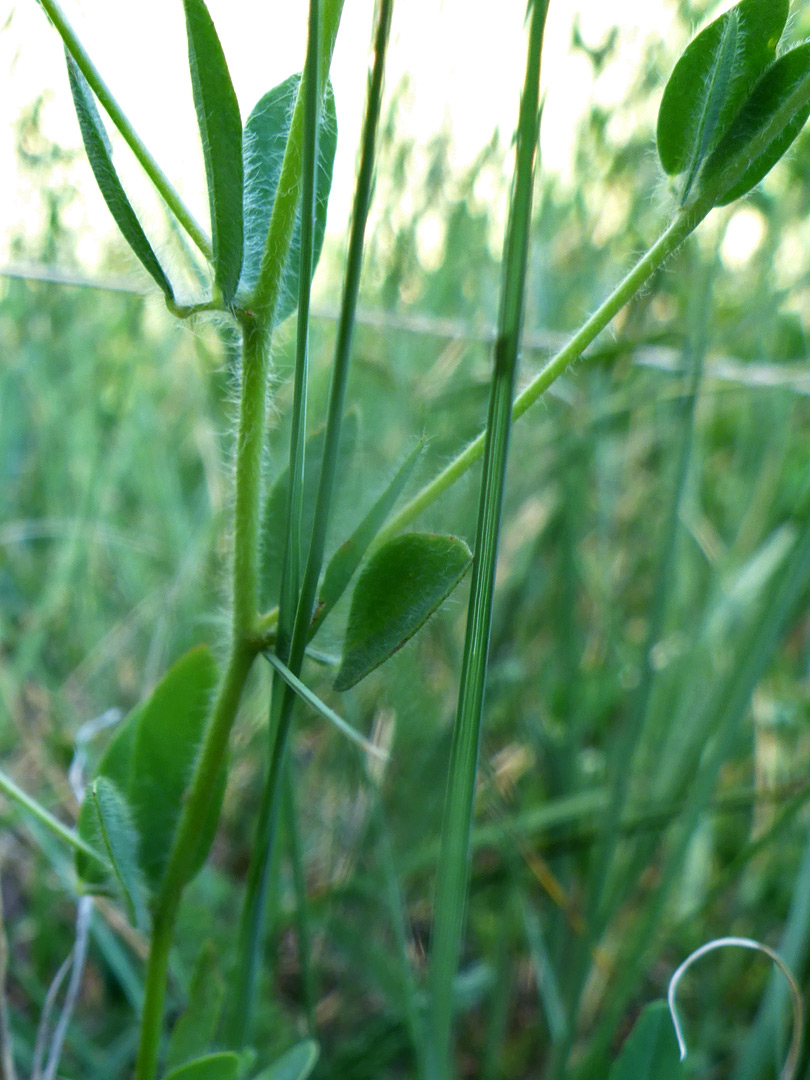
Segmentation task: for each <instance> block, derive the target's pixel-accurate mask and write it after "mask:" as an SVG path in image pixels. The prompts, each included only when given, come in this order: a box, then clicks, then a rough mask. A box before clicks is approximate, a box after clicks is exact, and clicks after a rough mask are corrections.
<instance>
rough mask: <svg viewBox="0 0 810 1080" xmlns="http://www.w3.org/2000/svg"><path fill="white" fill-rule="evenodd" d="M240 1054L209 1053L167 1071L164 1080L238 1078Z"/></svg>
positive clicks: (226, 1052) (225, 1079)
mask: <svg viewBox="0 0 810 1080" xmlns="http://www.w3.org/2000/svg"><path fill="white" fill-rule="evenodd" d="M238 1072H239V1055H238V1054H234V1053H233V1052H232V1051H230V1050H228V1051H223V1052H221V1053H219V1054H207V1055H206V1056H205V1057H199V1058H197V1060H196V1061H190V1062H189V1063H188V1064H187V1065H181V1066H180V1067H179V1068H178V1069H172V1070H171V1072H167V1073H166V1074H165V1076H164V1077H163V1080H236V1075H237V1073H238Z"/></svg>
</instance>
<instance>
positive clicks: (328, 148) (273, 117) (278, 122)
mask: <svg viewBox="0 0 810 1080" xmlns="http://www.w3.org/2000/svg"><path fill="white" fill-rule="evenodd" d="M300 81H301V76H300V75H291V76H290V78H288V79H286V80H285V81H284V82H283V83H281V84H280V85H279V86H276V87H274V89H272V90H270V91H269V93H267V94H265V95H264V97H263V98H261V100H260V101H259V102H258V104H257V105H256V107H255V108H254V110H253V112H252V113H251V114H250V116H249V117H248V120H247V123H246V124H245V133H244V139H243V151H242V153H243V158H244V170H245V259H244V265H243V267H242V280H241V282H240V284H239V291H240V294H242V295H243V296H244V298H245V302H246V303H248V305H249V297H250V294H251V293H252V291H253V289H254V288H255V287H256V282H257V281H258V279H259V270H260V268H261V262H262V256H263V254H264V244H265V240H266V239H267V229H268V226H269V224H270V217H271V215H272V213H273V202H274V200H275V197H276V189H277V187H278V179H279V174H280V173H281V163H282V161H283V159H284V150H285V147H286V145H287V135H288V133H289V130H290V122H291V119H292V113H293V108H294V106H295V99H296V97H297V95H298V84H299V82H300ZM336 146H337V115H336V113H335V98H334V94H333V93H332V86H331V83H329V82H327V84H326V90H325V92H324V100H323V108H322V110H321V123H320V128H319V136H318V170H317V185H318V187H317V195H316V200H315V235H314V248H313V262H312V267H313V271H314V269H315V267H316V266H317V264H318V257H319V256H320V253H321V248H322V247H323V237H324V231H325V229H326V209H327V205H328V202H329V189H330V187H331V185H332V166H333V165H334V160H335V148H336ZM300 259H301V210H300V207H299V209H298V212H297V214H296V219H295V227H294V230H293V238H292V243H291V245H290V251H289V253H288V255H287V261H286V264H285V267H284V273H283V275H282V279H281V292H280V295H279V302H278V307H277V309H276V313H275V322H276V323H280V322H282V321H283V320H284V319H286V318H287V317H288V316H289V315H291V314H292V313H293V312H294V311H295V308H296V306H297V304H298V276H299V266H300Z"/></svg>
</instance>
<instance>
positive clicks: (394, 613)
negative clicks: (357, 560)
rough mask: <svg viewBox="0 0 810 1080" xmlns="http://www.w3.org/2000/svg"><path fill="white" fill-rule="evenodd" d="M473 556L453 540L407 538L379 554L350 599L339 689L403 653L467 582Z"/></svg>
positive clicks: (417, 535)
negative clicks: (419, 630) (451, 594)
mask: <svg viewBox="0 0 810 1080" xmlns="http://www.w3.org/2000/svg"><path fill="white" fill-rule="evenodd" d="M471 562H472V553H471V552H470V549H469V548H468V547H467V545H466V544H465V543H464V541H463V540H459V539H458V538H457V537H455V536H434V535H431V534H428V533H408V534H406V535H405V536H397V537H395V538H394V539H393V540H389V541H388V543H386V544H383V545H382V547H381V548H380V549H379V550H378V551H376V552H375V553H374V554H373V555H372V557H371V558H370V559H369V561H368V563H367V564H366V566H365V568H364V570H363V572H362V573H361V574H360V577H359V579H358V581H357V584H356V585H355V588H354V594H353V595H352V603H351V608H350V611H349V622H348V626H347V628H346V640H345V641H344V643H343V660H342V662H341V665H340V670H339V671H338V673H337V678H336V679H335V689H336V690H348V689H349V687H351V686H354V685H355V683H358V682H359V681H360V680H361V679H364V678H365V677H366V675H368V674H369V672H371V671H373V670H374V668H376V667H379V665H380V664H382V663H383V661H385V660H387V659H388V658H389V657H390V656H392V655H393V654H394V653H395V652H396V651H397V649H400V648H402V646H403V645H404V644H405V642H406V641H408V639H409V638H411V637H413V635H414V634H415V633H416V631H417V630H418V629H419V628H420V627H421V626H422V625H423V624H424V623H425V622H427V620H428V619H429V618H430V616H431V615H432V614H433V612H434V611H436V609H437V608H438V607H439V606H440V605H441V604H442V603H443V601H444V600H446V599H447V597H448V596H449V595H450V593H451V592H452V591H453V589H454V588H455V587H456V585H458V583H459V581H461V579H462V578H463V577H464V574H465V573H466V571H467V569H468V567H469V565H470V563H471Z"/></svg>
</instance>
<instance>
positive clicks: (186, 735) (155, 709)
mask: <svg viewBox="0 0 810 1080" xmlns="http://www.w3.org/2000/svg"><path fill="white" fill-rule="evenodd" d="M216 682H217V668H216V664H215V663H214V659H213V657H212V656H211V653H210V652H209V650H208V649H207V648H204V647H199V648H196V649H192V650H191V651H190V652H187V653H186V654H185V656H182V657H181V658H180V659H179V660H178V661H177V663H175V664H174V666H173V667H172V668H171V669H170V670H169V671H168V673H167V674H166V675H165V676H164V677H163V679H162V680H161V681H160V682H159V683H158V685H157V687H156V688H155V692H154V693H153V695H152V697H151V698H150V699H149V701H148V703H147V704H146V706H145V707H144V709H143V711H142V713H141V715H140V717H139V720H138V730H137V735H136V738H135V744H134V746H133V751H132V772H131V776H130V788H129V801H130V803H131V805H132V809H133V812H134V814H135V821H136V824H137V826H138V831H139V833H140V835H141V866H142V867H143V871H144V873H145V874H146V878H147V880H148V881H149V884H150V885H151V886H152V888H154V889H157V887H158V885H159V884H160V880H161V878H162V876H163V871H164V869H165V867H166V863H167V861H168V858H169V851H170V849H171V845H172V840H173V838H174V832H175V829H176V828H177V823H178V821H179V818H180V811H181V809H182V805H183V796H184V795H185V792H186V787H187V785H188V781H189V779H190V776H191V772H192V769H193V767H194V762H195V760H196V757H197V748H198V746H199V743H200V740H201V738H202V734H203V728H204V725H205V721H206V719H207V717H208V706H209V702H210V699H211V696H212V694H213V691H214V688H215V686H216ZM225 779H226V770H225V768H224V763H223V768H222V769H221V771H220V774H219V777H218V779H217V782H216V785H215V787H214V790H212V792H211V799H210V805H209V812H208V817H207V818H206V821H205V823H204V825H203V828H202V829H201V831H200V836H199V840H198V844H197V851H196V852H195V857H194V860H193V869H192V871H191V876H194V874H196V873H197V871H198V870H199V869H200V868H201V867H202V864H203V863H204V862H205V859H206V856H207V855H208V852H209V850H210V848H211V844H212V843H213V839H214V833H215V832H216V827H217V822H218V820H219V811H220V807H221V805H222V797H223V794H224V790H225Z"/></svg>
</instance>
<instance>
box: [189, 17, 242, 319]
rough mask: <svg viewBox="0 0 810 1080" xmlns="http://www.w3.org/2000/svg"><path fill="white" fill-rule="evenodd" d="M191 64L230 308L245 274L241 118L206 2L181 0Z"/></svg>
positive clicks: (219, 269) (217, 264)
mask: <svg viewBox="0 0 810 1080" xmlns="http://www.w3.org/2000/svg"><path fill="white" fill-rule="evenodd" d="M183 8H184V10H185V13H186V31H187V34H188V63H189V68H190V71H191V85H192V89H193V91H194V105H195V107H196V110H197V123H198V126H199V129H200V140H201V141H202V149H203V157H204V159H205V175H206V179H207V181H208V204H209V207H210V210H211V232H212V241H213V247H214V276H215V278H216V282H217V284H218V285H219V287H220V289H221V290H222V297H223V300H224V301H225V303H226V304H230V303H231V302H232V301H233V298H234V295H235V294H236V287H237V285H238V284H239V274H240V272H241V270H242V249H243V234H242V118H241V116H240V115H239V102H238V101H237V100H236V93H235V91H234V88H233V83H232V82H231V76H230V73H229V72H228V65H227V63H226V62H225V54H224V53H223V51H222V46H221V45H220V43H219V37H218V36H217V32H216V29H215V28H214V24H213V22H212V21H211V16H210V15H209V14H208V8H207V7H206V6H205V3H204V0H183Z"/></svg>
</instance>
